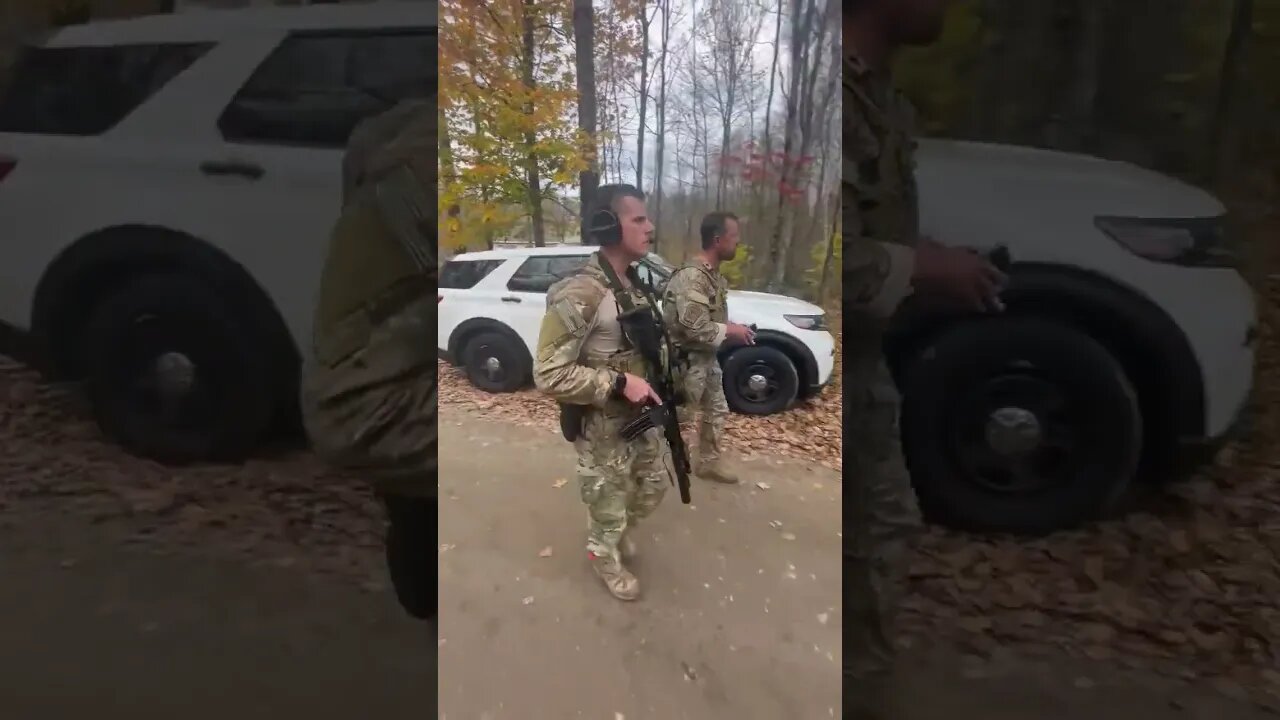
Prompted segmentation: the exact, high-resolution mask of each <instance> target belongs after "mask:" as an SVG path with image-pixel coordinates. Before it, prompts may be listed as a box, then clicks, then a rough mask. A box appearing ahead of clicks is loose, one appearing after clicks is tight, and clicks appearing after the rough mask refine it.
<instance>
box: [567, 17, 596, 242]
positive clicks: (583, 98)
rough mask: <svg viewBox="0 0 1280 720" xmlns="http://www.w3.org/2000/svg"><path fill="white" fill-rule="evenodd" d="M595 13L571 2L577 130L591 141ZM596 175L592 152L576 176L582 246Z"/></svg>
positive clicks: (593, 110) (594, 132)
mask: <svg viewBox="0 0 1280 720" xmlns="http://www.w3.org/2000/svg"><path fill="white" fill-rule="evenodd" d="M594 35H595V9H594V8H593V7H592V5H591V0H573V43H574V59H575V66H576V68H577V72H578V128H579V129H581V130H582V131H583V132H584V133H586V135H587V136H588V137H589V138H591V140H592V142H593V144H592V148H594V147H595V145H594V141H595V137H596V62H595V55H594V54H593V51H594V37H593V36H594ZM599 184H600V173H599V170H598V165H597V163H596V157H595V152H594V150H593V151H592V153H591V156H590V157H589V158H588V163H587V169H586V170H583V171H582V172H581V173H579V174H578V185H579V188H578V202H579V204H580V206H581V207H580V208H579V214H580V215H581V232H582V239H583V242H586V240H587V238H588V237H590V236H589V234H588V233H587V218H588V214H589V213H590V212H591V203H592V201H594V200H595V195H596V187H597V186H598V185H599Z"/></svg>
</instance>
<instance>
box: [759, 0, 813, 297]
mask: <svg viewBox="0 0 1280 720" xmlns="http://www.w3.org/2000/svg"><path fill="white" fill-rule="evenodd" d="M795 10H796V15H795V17H793V18H792V23H791V43H790V44H791V47H790V50H791V57H790V61H791V62H790V68H789V71H790V72H789V74H790V78H789V81H788V83H787V87H786V88H784V90H783V96H784V97H785V98H786V101H787V121H786V129H785V132H784V139H783V147H782V153H783V162H782V164H781V165H782V167H781V173H780V175H781V180H780V189H781V190H782V192H780V193H779V194H778V205H777V208H778V214H777V216H776V217H775V218H774V225H773V233H772V235H771V236H770V239H769V267H770V276H769V282H768V287H769V290H770V291H771V292H780V291H781V290H782V287H783V283H784V281H785V279H786V272H787V256H788V251H789V247H790V244H791V220H792V213H791V212H789V207H788V204H787V192H786V191H787V190H788V189H790V188H791V187H792V184H793V182H794V181H795V178H796V170H797V167H796V162H795V161H794V158H795V150H796V149H797V147H798V146H799V145H801V143H802V142H803V138H802V137H800V135H801V132H800V130H801V102H802V96H803V94H804V86H803V83H804V82H805V78H806V74H805V72H804V71H805V69H806V63H805V61H806V59H807V58H808V52H809V48H810V47H811V46H812V45H813V42H814V38H815V37H817V38H818V39H819V41H820V40H821V38H822V37H823V36H824V35H825V29H824V28H822V27H820V26H818V24H817V23H816V18H817V15H818V4H817V2H816V0H797V2H796V9H795Z"/></svg>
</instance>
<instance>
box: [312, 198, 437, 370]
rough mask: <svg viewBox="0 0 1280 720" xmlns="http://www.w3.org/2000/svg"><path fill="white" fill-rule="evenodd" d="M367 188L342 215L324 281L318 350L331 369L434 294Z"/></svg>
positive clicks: (318, 314) (317, 316)
mask: <svg viewBox="0 0 1280 720" xmlns="http://www.w3.org/2000/svg"><path fill="white" fill-rule="evenodd" d="M372 192H373V188H372V187H371V186H365V187H364V188H362V189H361V190H359V191H358V192H357V194H356V196H355V197H354V198H353V199H352V201H351V202H349V203H348V204H347V206H346V207H345V208H344V209H343V211H342V216H341V217H340V218H339V220H338V223H337V226H336V227H335V228H334V231H333V237H332V239H331V240H330V244H329V252H328V257H327V258H326V260H325V266H324V272H323V274H322V275H321V278H320V293H319V299H318V301H317V307H316V314H315V325H314V328H313V338H314V351H315V355H316V359H317V360H318V361H320V363H321V364H323V365H327V366H332V365H334V364H336V363H338V362H340V361H342V360H344V359H346V358H347V357H350V356H351V355H352V354H354V353H355V352H356V351H358V350H360V349H361V348H363V347H365V346H366V345H367V344H368V342H369V336H370V333H371V332H372V330H373V328H374V327H376V326H377V325H378V324H379V323H381V322H382V321H383V320H385V319H386V318H388V317H390V316H391V315H393V314H395V313H396V312H398V311H399V310H401V309H402V308H404V307H405V306H406V305H408V304H409V303H410V302H412V301H413V300H414V299H416V298H419V297H422V296H423V295H425V294H428V293H430V292H431V282H430V278H428V277H427V276H425V275H424V274H423V273H422V272H420V271H418V270H417V266H416V265H415V261H414V258H412V257H410V256H409V254H408V252H407V251H406V250H405V249H404V246H403V245H402V244H401V243H400V241H399V240H398V239H397V238H396V237H395V235H393V234H392V232H391V230H390V228H388V227H387V225H386V222H385V221H384V220H383V218H382V214H381V213H380V212H379V211H378V208H377V206H376V205H375V204H374V202H373V201H372V197H371V196H372Z"/></svg>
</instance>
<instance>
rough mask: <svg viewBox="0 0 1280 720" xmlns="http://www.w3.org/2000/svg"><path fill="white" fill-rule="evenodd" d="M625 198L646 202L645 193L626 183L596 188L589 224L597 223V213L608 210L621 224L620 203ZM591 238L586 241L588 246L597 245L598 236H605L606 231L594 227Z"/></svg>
mask: <svg viewBox="0 0 1280 720" xmlns="http://www.w3.org/2000/svg"><path fill="white" fill-rule="evenodd" d="M625 197H633V198H635V199H637V200H644V199H645V198H644V192H643V191H642V190H641V189H640V188H638V187H636V186H635V185H627V184H626V183H615V184H612V185H601V186H599V187H597V188H596V195H595V198H593V199H592V201H591V214H590V215H588V216H587V218H588V219H587V222H588V223H594V222H595V216H596V213H598V212H600V211H601V210H608V211H609V212H611V213H613V214H614V216H615V218H616V222H618V223H621V222H622V218H620V217H617V215H618V201H619V200H621V199H622V198H625ZM589 232H591V237H589V238H587V239H586V240H584V242H586V243H587V244H588V245H595V244H597V242H598V239H597V238H598V236H600V235H602V234H604V232H605V231H604V229H603V228H601V229H597V228H595V227H594V226H592V227H591V228H590V230H589Z"/></svg>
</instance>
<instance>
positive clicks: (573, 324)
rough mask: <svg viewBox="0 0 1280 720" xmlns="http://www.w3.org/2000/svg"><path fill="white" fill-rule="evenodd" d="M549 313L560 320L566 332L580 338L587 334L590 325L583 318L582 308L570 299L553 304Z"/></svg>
mask: <svg viewBox="0 0 1280 720" xmlns="http://www.w3.org/2000/svg"><path fill="white" fill-rule="evenodd" d="M549 311H550V312H551V313H553V314H555V316H556V317H557V318H559V320H560V325H561V326H562V327H563V328H564V330H565V332H567V333H569V334H570V335H572V336H574V337H576V338H580V337H583V336H585V335H586V334H587V328H588V327H590V324H589V323H588V322H587V319H586V318H585V317H584V316H583V312H582V308H581V306H579V305H578V304H577V303H575V302H574V301H573V300H571V299H569V298H560V299H559V300H556V301H555V302H554V303H552V304H551V307H550V308H549Z"/></svg>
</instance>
